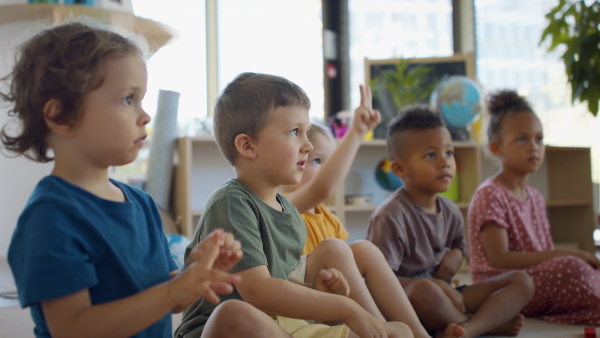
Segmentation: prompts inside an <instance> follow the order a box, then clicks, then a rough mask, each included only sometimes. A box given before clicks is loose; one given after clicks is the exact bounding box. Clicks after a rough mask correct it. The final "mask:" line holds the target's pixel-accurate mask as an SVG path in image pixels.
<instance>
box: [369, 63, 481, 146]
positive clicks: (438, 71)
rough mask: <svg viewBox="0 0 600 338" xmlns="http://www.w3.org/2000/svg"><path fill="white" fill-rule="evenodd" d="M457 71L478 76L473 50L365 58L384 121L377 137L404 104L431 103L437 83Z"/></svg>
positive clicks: (381, 136)
mask: <svg viewBox="0 0 600 338" xmlns="http://www.w3.org/2000/svg"><path fill="white" fill-rule="evenodd" d="M455 75H462V76H466V77H469V78H471V79H473V80H475V59H474V55H473V53H469V54H456V55H453V56H450V57H436V58H412V59H384V60H370V59H367V58H365V83H368V84H370V85H371V88H372V91H373V108H375V109H377V110H379V111H380V112H381V117H382V123H381V124H380V125H379V126H378V127H377V128H376V129H375V131H374V138H376V139H384V138H385V135H386V128H387V125H388V123H389V122H390V121H391V120H392V119H393V118H394V117H395V116H396V115H397V113H398V111H399V110H400V109H401V108H402V107H405V106H408V105H411V104H416V103H425V104H429V103H430V101H431V95H432V93H433V91H434V89H435V88H436V85H437V84H438V83H440V81H442V80H443V79H445V78H448V77H450V76H455ZM449 129H450V128H449ZM451 132H452V131H451Z"/></svg>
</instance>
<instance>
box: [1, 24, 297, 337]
mask: <svg viewBox="0 0 600 338" xmlns="http://www.w3.org/2000/svg"><path fill="white" fill-rule="evenodd" d="M3 80H4V81H7V82H8V81H10V86H9V87H8V90H7V91H6V92H2V93H0V98H1V99H2V100H4V101H7V102H9V103H12V104H13V107H12V109H11V110H10V111H9V115H11V116H15V117H16V118H17V120H18V121H19V122H20V124H21V128H19V129H18V130H16V131H15V130H12V129H11V128H9V126H8V125H6V126H4V127H3V128H2V132H1V139H2V143H3V145H4V147H5V148H6V150H8V151H9V152H11V153H14V154H16V155H17V156H18V155H24V156H27V157H28V158H30V159H32V160H34V161H37V162H49V161H54V166H53V169H52V172H51V173H50V175H49V176H46V177H44V178H43V179H42V180H40V182H39V183H38V184H37V186H36V187H35V190H34V191H33V193H32V194H31V196H30V198H29V201H28V202H27V205H26V206H25V209H24V210H23V212H22V213H21V215H20V217H19V220H18V224H17V227H16V229H15V232H14V234H13V237H12V240H11V243H10V247H9V251H8V261H9V264H10V267H11V269H12V272H13V274H14V278H15V282H16V285H17V289H18V294H19V300H20V303H21V305H22V306H23V307H30V309H31V316H32V318H33V321H34V323H35V329H34V333H35V335H36V336H37V337H50V336H60V337H65V336H68V337H130V336H136V337H172V329H171V315H170V314H171V312H172V311H176V312H177V311H178V312H180V311H183V310H184V309H185V308H186V307H187V306H189V305H190V304H192V303H193V302H194V301H196V300H197V299H199V298H201V297H204V298H205V299H207V300H208V301H210V302H212V303H214V304H217V303H219V297H218V296H217V294H227V293H231V292H232V291H233V287H232V285H231V284H232V283H233V284H239V282H240V278H239V277H238V276H232V275H229V274H227V273H225V271H227V270H228V269H229V268H231V267H232V266H234V265H235V264H236V263H237V262H238V261H239V260H240V259H241V258H242V251H241V244H240V242H239V241H237V240H235V239H234V237H233V235H231V234H230V233H225V232H224V231H223V230H221V229H215V231H213V232H212V233H211V234H210V235H209V236H207V239H206V240H205V241H203V242H202V243H199V244H198V246H197V247H195V248H194V249H193V251H192V254H191V256H190V257H191V258H190V259H189V260H188V262H187V263H186V266H185V268H184V270H183V271H182V272H179V271H177V267H176V265H175V262H174V261H173V260H172V259H171V256H170V254H169V248H168V245H167V242H166V237H165V235H164V233H163V230H162V224H161V218H160V215H159V213H158V209H157V207H156V205H155V204H154V201H153V200H152V199H151V198H150V196H149V195H148V194H146V193H145V192H143V191H141V190H139V189H136V188H133V187H131V186H128V185H126V184H123V183H120V182H118V181H115V180H112V179H109V177H108V169H109V167H110V166H118V165H124V164H127V163H130V162H132V161H133V160H135V158H136V156H137V154H138V151H139V150H140V148H141V147H142V145H143V144H144V140H145V139H146V135H147V134H146V128H145V127H146V125H147V124H148V122H150V116H149V115H148V114H147V113H146V112H145V111H144V109H143V108H142V106H141V102H142V99H143V97H144V94H145V92H146V83H147V73H146V65H145V61H144V58H143V53H142V49H141V47H139V46H138V45H137V44H135V43H134V42H133V40H130V39H127V38H125V37H123V36H121V35H119V34H116V33H114V32H112V31H110V30H108V29H100V28H94V27H92V26H89V25H86V24H83V23H79V22H73V23H67V24H63V25H59V26H56V27H53V28H49V29H47V30H44V31H42V32H40V33H38V34H37V35H35V36H34V37H32V38H31V39H30V40H28V41H27V42H25V43H24V44H23V45H22V46H21V47H20V49H19V53H18V55H17V60H16V64H15V66H14V68H13V70H12V72H11V73H10V74H9V75H8V76H7V77H5V78H4V79H3ZM241 334H244V335H245V336H248V335H250V336H254V337H265V336H275V335H276V334H279V336H287V335H285V332H283V331H282V330H281V329H280V328H279V327H278V326H276V325H274V324H273V323H272V320H271V319H270V318H269V317H268V316H267V315H265V314H264V313H262V312H260V311H258V310H257V309H256V308H254V307H252V306H250V305H248V304H246V303H244V302H240V301H232V302H224V303H222V304H220V305H219V307H218V311H217V312H215V315H214V316H213V317H212V318H211V320H210V321H209V325H207V330H206V331H205V333H204V335H203V337H229V336H239V335H241Z"/></svg>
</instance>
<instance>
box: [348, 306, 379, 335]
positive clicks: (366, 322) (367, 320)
mask: <svg viewBox="0 0 600 338" xmlns="http://www.w3.org/2000/svg"><path fill="white" fill-rule="evenodd" d="M356 305H357V307H358V309H357V311H355V312H353V313H352V315H351V316H350V317H348V318H346V319H344V324H346V326H348V327H349V328H350V330H352V332H354V333H355V334H356V335H357V336H359V337H381V338H384V337H385V338H387V336H388V335H387V332H386V330H385V328H384V327H383V323H382V322H381V321H380V320H379V319H377V318H375V317H374V316H373V315H372V314H370V313H369V312H367V311H366V310H364V309H363V308H361V307H360V305H358V304H356Z"/></svg>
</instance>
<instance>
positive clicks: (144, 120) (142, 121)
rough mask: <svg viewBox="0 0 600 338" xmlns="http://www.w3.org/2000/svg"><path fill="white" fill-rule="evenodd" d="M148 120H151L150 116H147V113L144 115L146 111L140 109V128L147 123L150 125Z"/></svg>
mask: <svg viewBox="0 0 600 338" xmlns="http://www.w3.org/2000/svg"><path fill="white" fill-rule="evenodd" d="M150 120H152V118H151V117H150V115H148V113H146V111H145V110H143V109H142V113H141V116H140V117H139V119H138V121H139V123H140V124H141V125H142V126H145V125H147V124H148V123H150Z"/></svg>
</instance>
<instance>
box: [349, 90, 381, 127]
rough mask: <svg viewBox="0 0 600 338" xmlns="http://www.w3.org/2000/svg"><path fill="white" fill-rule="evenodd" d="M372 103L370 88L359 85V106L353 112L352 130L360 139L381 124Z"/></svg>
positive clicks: (379, 116)
mask: <svg viewBox="0 0 600 338" xmlns="http://www.w3.org/2000/svg"><path fill="white" fill-rule="evenodd" d="M372 101H373V97H372V95H371V87H369V86H368V85H367V86H363V85H360V106H359V107H358V108H356V110H355V111H354V117H353V119H352V128H353V129H354V130H356V132H357V133H358V134H359V135H360V137H361V138H362V137H364V136H365V134H366V133H367V132H368V131H369V130H372V129H374V128H375V127H377V125H378V124H379V122H381V114H380V113H379V111H378V110H374V109H373V104H372Z"/></svg>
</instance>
